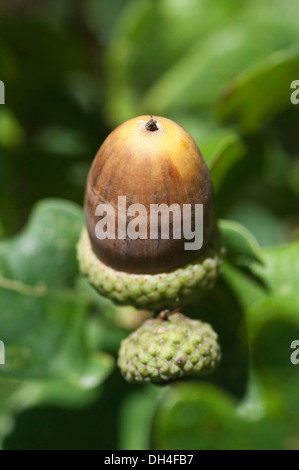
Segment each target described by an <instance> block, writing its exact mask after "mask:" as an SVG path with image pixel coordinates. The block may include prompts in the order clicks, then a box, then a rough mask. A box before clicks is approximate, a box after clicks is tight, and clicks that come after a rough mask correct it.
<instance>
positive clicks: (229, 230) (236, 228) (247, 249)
mask: <svg viewBox="0 0 299 470" xmlns="http://www.w3.org/2000/svg"><path fill="white" fill-rule="evenodd" d="M219 227H220V230H221V233H222V236H223V239H224V244H225V247H226V250H227V259H228V260H229V261H231V262H232V263H233V264H238V265H244V264H245V265H246V264H248V263H251V262H253V261H256V262H259V263H262V262H263V257H262V251H261V249H260V247H259V245H258V243H257V241H256V240H255V238H254V236H253V235H252V234H251V233H250V232H249V231H248V230H247V229H246V228H245V227H243V226H242V225H241V224H238V223H237V222H233V221H229V220H221V221H220V222H219Z"/></svg>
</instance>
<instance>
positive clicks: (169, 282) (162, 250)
mask: <svg viewBox="0 0 299 470" xmlns="http://www.w3.org/2000/svg"><path fill="white" fill-rule="evenodd" d="M120 198H121V199H120ZM120 201H121V206H120ZM153 205H154V206H155V207H156V208H158V210H159V211H160V209H161V208H163V207H165V206H167V207H168V208H175V209H176V210H179V213H180V214H183V213H184V210H185V207H190V208H191V209H190V219H191V220H190V229H191V231H192V233H194V234H195V235H194V236H195V237H196V236H197V235H198V231H199V230H198V226H197V217H196V214H197V213H196V208H197V207H199V206H202V207H203V216H202V243H201V244H199V245H198V246H197V245H196V246H195V247H194V248H192V249H190V248H189V249H186V243H189V242H190V237H187V235H186V234H185V230H183V229H182V228H185V227H183V216H181V219H179V223H178V219H176V215H175V214H177V212H175V211H173V212H171V214H170V215H169V219H168V230H169V237H164V236H162V228H161V227H162V215H161V213H162V209H161V211H160V212H159V213H158V215H157V217H158V218H157V223H158V229H157V233H155V234H154V236H151V235H152V225H151V222H152V219H151V210H152V207H153ZM137 206H138V207H140V206H142V208H144V210H145V213H142V211H141V210H140V209H139V208H137V209H136V207H137ZM149 214H150V215H149ZM159 217H160V218H159ZM85 220H86V228H85V229H84V230H83V233H82V237H81V240H80V242H79V245H78V259H79V264H80V269H81V272H82V273H83V274H85V275H86V276H87V278H88V279H89V281H90V283H91V284H92V285H93V286H94V287H95V288H96V289H97V290H98V291H99V292H100V293H101V294H103V295H105V296H107V297H109V298H110V299H112V300H113V301H115V302H117V303H120V304H130V305H134V306H135V307H137V308H142V309H148V310H158V309H159V310H161V309H164V308H175V307H177V306H181V305H182V304H184V303H186V302H190V301H191V300H193V299H194V297H196V296H197V295H201V294H202V293H203V292H205V291H206V290H207V289H209V288H211V287H212V286H213V284H214V282H215V279H216V277H217V276H218V274H219V271H220V267H221V264H222V258H223V254H224V249H223V247H222V244H221V240H220V238H219V231H218V229H217V225H216V222H215V218H214V202H213V190H212V184H211V180H210V175H209V171H208V169H207V167H206V164H205V162H204V159H203V157H202V155H201V153H200V151H199V149H198V147H197V145H196V144H195V142H194V140H193V139H192V138H191V137H190V135H189V134H188V133H187V132H186V131H185V130H184V129H182V128H181V127H180V126H179V125H178V124H176V123H174V122H173V121H171V120H169V119H166V118H160V117H155V118H153V117H149V116H141V117H138V118H134V119H131V120H130V121H127V122H126V123H124V124H122V125H121V126H119V127H118V128H117V129H115V130H114V131H113V132H112V133H111V134H110V135H109V136H108V138H107V139H106V140H105V142H104V143H103V145H102V146H101V148H100V150H99V152H98V154H97V155H96V158H95V160H94V162H93V164H92V167H91V170H90V173H89V176H88V180H87V187H86V193H85ZM104 226H105V230H106V234H107V236H106V235H105V233H104V236H103V231H102V232H101V233H100V235H99V227H101V228H103V227H104ZM141 227H143V229H142V228H141ZM111 228H113V229H114V234H113V235H114V236H112V237H111V236H108V234H110V232H111V230H110V229H111ZM129 229H131V232H130V233H131V236H128V233H129ZM175 229H176V230H178V229H179V231H180V235H181V236H177V234H176V235H175ZM132 233H133V236H132Z"/></svg>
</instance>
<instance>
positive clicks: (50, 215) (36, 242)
mask: <svg viewBox="0 0 299 470" xmlns="http://www.w3.org/2000/svg"><path fill="white" fill-rule="evenodd" d="M81 227H82V212H81V210H80V209H79V208H78V207H77V206H75V205H74V204H71V203H67V202H64V201H59V200H52V201H51V200H50V201H44V202H42V203H39V204H38V206H37V207H36V209H35V210H34V212H33V215H32V217H31V219H30V222H29V224H28V226H27V227H26V228H25V229H24V230H23V232H22V233H21V234H20V235H18V236H16V237H14V238H13V239H11V240H4V241H2V242H1V243H0V338H1V340H2V341H3V342H4V343H5V349H6V365H5V366H2V367H1V369H0V374H1V375H6V376H10V377H14V378H21V379H29V378H32V379H37V378H49V377H67V380H70V381H72V382H73V383H74V384H76V383H77V384H79V383H80V381H81V382H82V384H83V383H85V382H86V383H87V382H88V380H89V381H90V384H93V385H92V386H97V385H98V384H99V383H100V382H101V378H102V377H103V372H102V367H103V365H102V364H101V358H100V356H97V357H96V359H95V356H94V353H95V351H90V350H89V347H88V344H87V323H86V317H85V315H86V313H87V311H88V308H89V305H90V300H89V299H88V298H86V297H83V296H80V295H78V294H77V293H76V292H75V289H74V287H75V280H76V277H77V275H78V266H77V261H76V243H77V240H78V238H79V234H80V230H81ZM104 375H105V374H104ZM88 377H90V379H88ZM83 388H84V387H83Z"/></svg>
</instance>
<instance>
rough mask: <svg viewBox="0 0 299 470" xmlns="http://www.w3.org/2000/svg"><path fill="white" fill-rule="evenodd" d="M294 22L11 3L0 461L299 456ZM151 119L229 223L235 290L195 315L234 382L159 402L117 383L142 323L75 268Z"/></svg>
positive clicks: (3, 116)
mask: <svg viewBox="0 0 299 470" xmlns="http://www.w3.org/2000/svg"><path fill="white" fill-rule="evenodd" d="M298 16H299V6H298V5H296V3H295V2H293V1H291V0H273V1H271V5H270V4H269V2H268V1H266V0H229V1H228V0H225V1H224V0H214V1H213V2H211V1H208V0H184V1H183V2H182V1H179V0H127V1H126V0H114V1H108V0H101V1H97V0H85V1H83V0H73V1H70V0H60V1H58V0H52V1H49V0H48V1H47V0H43V1H41V0H39V1H37V0H31V1H30V2H29V1H25V0H3V2H2V4H1V7H0V79H1V80H3V81H4V83H5V86H6V104H5V105H1V106H0V339H1V340H3V341H4V342H5V344H6V359H7V361H6V362H7V364H6V365H5V366H1V369H0V441H1V442H2V445H3V447H4V448H6V449H14V448H25V449H29V448H30V449H31V448H34V449H36V448H44V449H45V448H49V449H52V448H55V449H61V448H62V449H63V448H82V449H93V448H103V449H118V448H122V449H150V448H157V449H163V448H166V449H182V448H184V449H191V448H193V449H217V448H221V449H222V448H224V449H237V448H240V449H298V448H299V432H298V423H299V401H298V393H297V390H298V386H299V383H298V377H297V376H298V374H297V372H296V367H295V366H294V365H292V364H291V362H290V354H291V350H290V344H291V342H292V341H293V340H294V339H298V336H299V265H298V259H299V244H298V226H299V212H298V206H299V163H298V162H299V159H298V154H299V144H298V124H299V119H298V106H294V105H292V104H291V102H290V95H291V89H290V85H291V82H292V81H293V80H296V79H299V39H298V38H299V23H298ZM144 113H152V114H156V115H159V114H160V115H164V116H167V117H169V118H171V119H173V120H175V121H177V122H178V123H179V124H181V125H182V126H183V127H185V128H186V129H187V130H188V131H189V132H190V133H191V135H192V136H193V137H194V139H195V140H196V142H197V143H198V145H199V147H200V149H201V151H202V153H203V155H204V158H205V159H206V161H207V164H208V166H209V168H210V170H211V175H212V179H213V183H214V188H215V196H216V197H215V199H216V206H217V211H218V215H219V217H220V218H221V219H230V220H231V221H228V220H221V223H220V226H221V230H222V233H223V236H224V239H225V242H226V246H227V260H226V263H225V266H224V269H223V274H222V276H221V278H220V279H219V281H218V282H217V285H216V286H215V289H214V290H213V291H212V292H210V293H208V294H207V295H206V296H205V297H204V298H203V299H202V300H201V301H200V302H198V303H197V304H193V305H190V306H189V308H188V309H187V313H188V314H190V315H191V316H193V317H198V318H201V319H204V320H207V321H209V322H210V323H211V324H212V325H213V326H214V328H215V329H216V331H217V332H218V333H219V336H220V341H221V345H222V349H223V360H222V363H221V365H220V367H219V369H218V370H217V371H216V372H215V374H213V375H212V376H211V377H209V378H208V379H207V380H205V381H204V382H203V381H198V380H188V381H186V382H184V383H178V384H174V385H172V386H168V387H165V388H160V387H154V386H147V387H136V386H132V385H128V384H126V383H125V382H124V380H123V379H122V378H121V377H120V374H119V371H118V370H117V369H116V368H115V367H114V365H115V358H116V355H117V351H118V347H119V342H120V340H121V339H122V338H123V337H124V336H125V335H127V334H128V331H129V330H130V329H131V328H134V327H135V326H136V325H138V323H139V322H140V321H142V319H143V318H144V316H145V312H137V311H136V310H135V309H133V308H131V307H122V308H119V307H116V306H114V305H113V304H111V303H110V302H109V301H107V300H105V299H104V298H102V297H100V296H98V295H97V294H96V293H95V292H94V291H93V290H92V289H91V288H90V286H88V285H87V283H86V282H85V281H84V280H83V279H82V278H81V277H80V275H79V273H78V267H77V263H76V255H75V245H76V241H77V239H78V236H79V233H80V230H81V227H82V223H83V221H82V219H83V218H82V209H81V207H80V206H82V200H83V193H84V187H85V181H86V176H87V172H88V169H89V166H90V163H91V161H92V159H93V156H94V155H95V153H96V151H97V149H98V147H99V146H100V144H101V143H102V141H103V140H104V138H105V137H106V135H107V133H108V132H109V131H110V130H111V129H112V128H114V127H115V126H116V125H118V124H119V123H120V122H122V121H124V120H126V119H129V118H130V117H133V116H136V115H139V114H144ZM44 199H45V200H44ZM41 200H43V201H41ZM40 201H41V202H40ZM241 224H242V225H241ZM250 232H252V234H253V235H252V234H251V233H250Z"/></svg>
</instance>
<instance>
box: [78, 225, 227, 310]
mask: <svg viewBox="0 0 299 470" xmlns="http://www.w3.org/2000/svg"><path fill="white" fill-rule="evenodd" d="M223 255H224V248H223V247H222V246H221V242H220V240H219V238H218V235H216V236H215V240H214V243H212V244H211V245H210V248H209V250H208V251H206V252H205V254H204V255H203V256H202V257H201V258H199V259H198V260H197V261H196V262H193V263H189V264H187V265H186V266H183V267H182V268H179V269H176V270H174V271H171V272H167V273H160V274H153V275H150V274H131V273H126V272H121V271H116V270H114V269H112V268H110V267H108V266H106V265H105V264H104V263H102V262H101V261H100V260H99V259H98V258H97V257H96V255H95V254H94V252H93V250H92V247H91V243H90V240H89V236H88V233H87V230H86V229H84V230H83V232H82V236H81V239H80V241H79V244H78V260H79V264H80V269H81V272H82V273H83V274H85V275H86V276H87V278H88V280H89V282H90V283H91V284H92V285H93V286H94V287H95V288H96V289H97V290H98V291H99V292H100V293H101V294H102V295H105V296H107V297H109V298H110V299H111V300H113V301H115V302H117V303H119V304H126V305H134V306H135V307H136V308H145V309H149V310H156V309H160V310H161V309H163V308H175V307H178V306H180V305H182V304H185V303H187V302H189V301H191V300H192V299H193V298H194V297H196V296H197V295H199V294H202V293H203V292H205V291H206V290H208V289H210V288H211V287H213V285H214V282H215V279H216V277H217V276H218V274H219V271H220V267H221V264H222V258H223Z"/></svg>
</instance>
